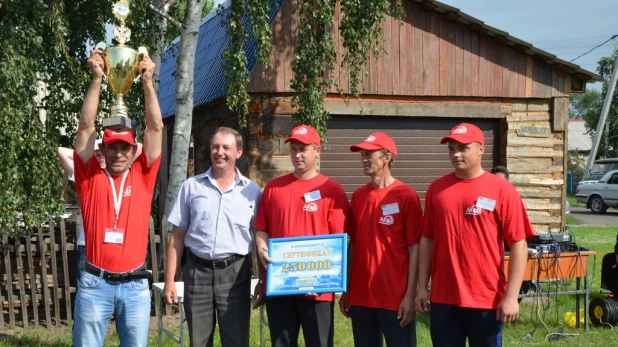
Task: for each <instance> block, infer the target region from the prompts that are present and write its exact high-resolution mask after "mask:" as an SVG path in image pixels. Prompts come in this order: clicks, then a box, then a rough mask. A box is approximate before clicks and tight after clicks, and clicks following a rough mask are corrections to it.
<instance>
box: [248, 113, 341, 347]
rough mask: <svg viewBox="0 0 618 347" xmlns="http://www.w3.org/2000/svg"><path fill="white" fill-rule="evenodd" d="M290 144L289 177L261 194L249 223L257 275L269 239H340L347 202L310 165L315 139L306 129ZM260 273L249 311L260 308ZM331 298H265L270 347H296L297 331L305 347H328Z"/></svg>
mask: <svg viewBox="0 0 618 347" xmlns="http://www.w3.org/2000/svg"><path fill="white" fill-rule="evenodd" d="M285 142H286V143H289V144H290V159H291V160H292V166H294V172H293V173H291V174H288V175H285V176H281V177H278V178H275V179H272V180H271V181H270V182H268V184H267V185H266V188H264V192H263V195H262V202H261V203H260V207H259V209H258V214H257V218H256V221H255V229H256V230H257V237H256V246H257V252H258V255H259V258H260V260H261V263H262V266H263V269H264V268H265V267H266V264H267V263H271V262H272V259H270V258H269V257H268V240H269V239H270V238H282V237H295V236H311V235H325V234H338V233H344V232H346V231H347V230H346V229H347V224H346V223H348V221H347V217H348V214H349V208H350V207H349V204H348V198H347V196H346V193H345V191H344V190H343V187H342V186H341V184H339V183H337V182H336V181H334V180H332V179H330V178H328V177H326V176H324V175H320V174H319V173H318V172H317V169H316V162H317V160H318V158H319V156H320V153H321V151H322V147H321V146H320V144H321V141H320V135H319V134H318V132H317V131H316V130H315V129H314V128H312V127H310V126H308V125H300V126H297V127H295V128H294V129H292V132H291V133H290V137H289V138H288V139H287V140H285ZM263 269H262V271H260V285H257V286H256V289H255V295H254V297H255V298H256V304H255V307H257V306H259V305H261V304H262V302H263V300H264V297H263V295H262V291H263V286H262V284H263V282H264V277H265V273H266V271H265V270H263ZM334 301H335V294H333V293H327V294H321V295H317V294H307V295H304V296H271V297H267V298H266V312H267V314H268V325H269V328H270V337H271V340H272V345H273V346H276V347H285V346H297V345H298V341H297V340H298V334H299V332H300V327H301V326H302V328H303V335H304V337H305V345H306V346H307V347H329V346H333V337H334V325H333V321H334Z"/></svg>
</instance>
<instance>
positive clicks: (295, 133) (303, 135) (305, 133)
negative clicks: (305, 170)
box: [284, 124, 322, 146]
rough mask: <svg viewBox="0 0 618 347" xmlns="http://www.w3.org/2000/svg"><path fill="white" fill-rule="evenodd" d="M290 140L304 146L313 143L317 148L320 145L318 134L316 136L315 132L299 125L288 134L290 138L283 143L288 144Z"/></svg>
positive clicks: (311, 128)
mask: <svg viewBox="0 0 618 347" xmlns="http://www.w3.org/2000/svg"><path fill="white" fill-rule="evenodd" d="M291 140H296V141H299V142H302V143H304V144H306V145H310V144H312V143H315V144H316V145H318V146H321V145H322V141H321V140H320V134H318V132H317V130H315V129H314V128H313V127H310V126H309V125H305V124H301V125H299V126H297V127H296V128H294V129H292V131H291V132H290V137H288V138H287V140H285V142H284V143H288V142H290V141H291Z"/></svg>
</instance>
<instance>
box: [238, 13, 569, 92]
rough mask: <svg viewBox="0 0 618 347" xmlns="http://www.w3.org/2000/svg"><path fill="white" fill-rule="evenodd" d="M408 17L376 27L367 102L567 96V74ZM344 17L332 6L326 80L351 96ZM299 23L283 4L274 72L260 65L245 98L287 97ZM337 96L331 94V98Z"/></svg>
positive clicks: (467, 32)
mask: <svg viewBox="0 0 618 347" xmlns="http://www.w3.org/2000/svg"><path fill="white" fill-rule="evenodd" d="M405 10H406V14H407V16H406V17H405V18H403V19H402V20H399V19H397V18H393V17H390V16H387V17H386V18H385V20H384V21H383V22H382V24H381V28H382V30H383V33H384V36H383V37H384V48H385V50H386V51H387V52H388V54H387V55H383V56H380V57H379V59H376V57H374V56H373V55H372V56H371V59H370V61H369V63H368V66H366V67H365V70H366V71H367V72H368V75H367V76H366V77H364V78H363V81H362V87H363V88H364V94H372V95H401V96H405V95H407V96H471V97H504V98H550V97H552V96H554V97H555V96H565V95H567V93H568V91H569V88H570V81H571V77H570V75H569V73H567V72H565V71H562V70H560V69H557V68H554V67H552V66H550V65H549V64H547V63H545V62H543V61H541V60H539V59H536V58H534V57H531V56H529V55H527V54H524V53H521V52H518V51H516V50H515V49H513V48H511V47H510V46H508V45H506V44H504V43H501V42H499V41H497V40H496V39H494V38H491V37H489V36H487V35H486V34H484V33H482V32H480V30H473V29H471V28H470V27H467V26H466V25H464V24H462V23H460V22H457V21H453V20H450V19H448V18H447V16H445V15H442V14H440V13H438V12H435V11H432V10H428V9H424V8H423V7H422V5H420V4H417V3H413V2H412V1H405ZM340 17H341V10H340V8H339V5H337V8H336V11H335V18H336V20H335V21H334V26H333V28H332V30H331V32H332V35H333V38H334V41H335V44H336V47H337V50H338V52H337V59H338V61H337V65H336V68H335V71H333V72H332V73H331V74H330V76H331V77H332V78H334V79H335V82H336V83H337V84H338V85H339V87H341V89H342V90H343V93H349V85H348V79H347V77H346V71H345V69H341V67H340V65H341V56H342V54H343V42H342V38H341V37H340V35H339V23H338V22H339V20H338V18H340ZM297 21H298V19H297V16H296V9H295V5H294V4H293V1H285V2H284V4H283V7H282V10H281V11H280V12H279V14H278V15H277V17H276V18H275V21H274V22H273V26H272V27H273V35H274V47H275V50H274V54H273V55H272V57H271V63H272V65H273V67H272V68H271V69H269V70H265V69H264V68H263V67H262V66H260V65H257V66H256V67H255V68H254V69H253V71H252V73H251V76H250V80H249V84H248V85H247V91H248V92H250V93H287V92H292V89H291V88H290V80H291V79H292V78H293V73H292V62H293V57H294V52H295V47H294V46H295V42H296V32H297V24H298V23H297ZM330 91H331V92H332V93H335V92H337V89H336V87H333V88H332V89H331V90H330Z"/></svg>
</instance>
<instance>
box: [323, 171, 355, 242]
mask: <svg viewBox="0 0 618 347" xmlns="http://www.w3.org/2000/svg"><path fill="white" fill-rule="evenodd" d="M331 182H332V188H331V192H332V194H333V201H332V207H331V209H330V211H328V231H329V234H340V233H345V232H347V231H348V229H349V227H348V224H349V223H350V218H349V216H350V203H349V202H348V197H347V195H346V193H345V190H343V187H342V186H341V185H340V184H339V183H337V182H335V181H331Z"/></svg>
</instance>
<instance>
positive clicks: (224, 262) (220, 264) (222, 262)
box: [212, 259, 228, 269]
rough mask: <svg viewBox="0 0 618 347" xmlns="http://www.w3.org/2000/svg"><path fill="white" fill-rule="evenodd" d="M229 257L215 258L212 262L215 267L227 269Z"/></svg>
mask: <svg viewBox="0 0 618 347" xmlns="http://www.w3.org/2000/svg"><path fill="white" fill-rule="evenodd" d="M227 265H228V264H227V259H226V260H214V261H213V262H212V268H213V269H225V268H226V267H227Z"/></svg>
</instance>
